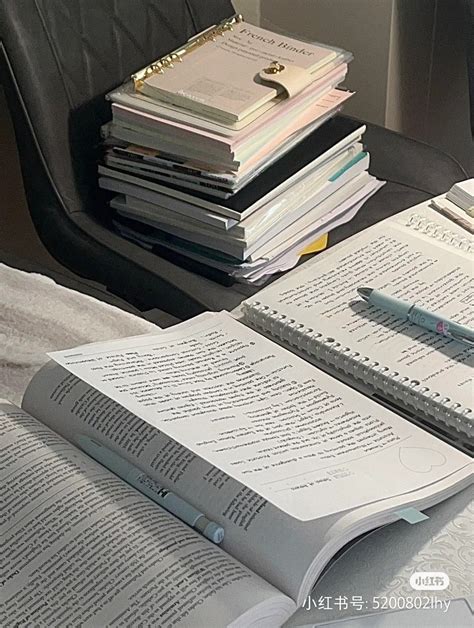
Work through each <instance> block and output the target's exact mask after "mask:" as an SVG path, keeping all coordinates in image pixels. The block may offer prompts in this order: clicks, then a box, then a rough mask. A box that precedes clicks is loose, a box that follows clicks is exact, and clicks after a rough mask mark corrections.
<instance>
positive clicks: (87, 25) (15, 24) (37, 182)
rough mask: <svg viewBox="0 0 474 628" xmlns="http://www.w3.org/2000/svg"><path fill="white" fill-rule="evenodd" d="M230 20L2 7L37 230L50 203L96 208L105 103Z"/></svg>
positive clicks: (169, 12) (171, 12)
mask: <svg viewBox="0 0 474 628" xmlns="http://www.w3.org/2000/svg"><path fill="white" fill-rule="evenodd" d="M233 12H234V11H233V9H232V5H231V3H230V0H0V45H1V51H0V52H1V55H0V56H1V60H0V62H1V66H0V71H1V75H0V77H1V82H2V83H3V84H4V85H5V90H6V94H7V101H8V102H9V105H10V110H11V114H12V118H13V123H14V126H15V131H16V134H17V141H18V144H19V152H20V161H21V164H22V170H23V176H24V182H25V189H26V193H27V198H28V202H29V206H30V211H31V213H32V217H33V219H34V221H35V223H36V224H37V226H38V222H41V216H40V215H36V216H35V215H34V214H35V212H36V213H38V214H39V213H40V212H41V211H43V210H44V205H45V204H48V203H52V204H54V205H56V206H57V205H58V202H59V204H60V205H61V206H62V209H63V210H64V212H67V213H73V212H82V211H85V210H86V209H87V207H88V206H91V204H94V205H96V206H97V205H98V203H97V199H98V196H97V194H98V191H97V186H96V174H95V170H96V159H97V145H98V143H99V130H100V126H101V125H102V124H103V123H104V122H106V121H107V120H108V119H109V117H110V108H109V105H108V103H106V102H105V100H104V95H105V94H106V93H107V92H108V91H110V90H111V89H113V88H114V87H115V86H117V85H119V84H120V83H121V82H122V81H123V80H124V79H125V78H126V77H128V76H129V75H130V74H131V73H132V72H134V71H135V70H137V69H139V68H141V67H143V66H144V65H146V64H148V63H151V62H152V61H154V60H155V59H157V58H158V57H160V56H162V55H164V54H166V53H167V52H169V51H170V50H173V49H174V48H176V47H177V46H179V45H181V44H183V43H184V42H185V41H186V40H187V39H188V38H189V37H191V36H192V35H194V34H196V33H197V32H199V31H201V30H203V29H205V28H207V27H208V26H210V25H211V24H215V23H216V22H219V21H221V20H222V19H224V18H225V17H227V16H229V15H231V14H232V13H233ZM97 209H98V207H97Z"/></svg>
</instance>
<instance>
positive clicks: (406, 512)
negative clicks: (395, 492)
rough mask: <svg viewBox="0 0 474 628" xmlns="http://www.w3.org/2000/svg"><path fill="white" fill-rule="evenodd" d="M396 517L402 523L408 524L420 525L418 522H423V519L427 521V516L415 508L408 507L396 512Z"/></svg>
mask: <svg viewBox="0 0 474 628" xmlns="http://www.w3.org/2000/svg"><path fill="white" fill-rule="evenodd" d="M395 514H396V515H398V516H399V517H400V519H403V520H404V521H408V523H411V524H414V523H420V521H424V520H425V519H429V517H428V515H425V513H424V512H420V511H419V510H417V509H416V508H413V507H411V506H410V507H409V508H404V509H403V510H397V511H396V513H395Z"/></svg>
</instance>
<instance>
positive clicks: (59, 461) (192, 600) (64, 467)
mask: <svg viewBox="0 0 474 628" xmlns="http://www.w3.org/2000/svg"><path fill="white" fill-rule="evenodd" d="M0 452H1V455H0V503H2V509H1V511H0V536H1V537H2V554H1V565H2V569H1V578H0V625H2V626H19V625H30V626H33V625H34V626H59V625H62V626H63V625H64V626H66V625H68V626H72V625H79V624H80V625H81V626H83V627H84V628H95V627H97V626H105V625H107V626H115V627H117V628H118V627H125V626H132V625H133V626H139V625H156V626H162V627H163V628H164V627H171V626H182V627H187V628H194V627H195V626H207V625H210V624H209V622H210V621H211V620H212V624H213V625H215V626H242V627H247V626H251V625H254V622H255V623H256V624H258V626H267V627H268V628H273V627H274V626H278V625H280V624H281V623H282V622H283V621H284V620H285V619H286V618H287V617H288V616H289V615H290V614H291V612H292V611H293V610H294V607H295V605H294V603H293V602H292V601H291V600H290V599H289V598H288V597H286V596H284V595H282V594H281V593H280V592H279V591H277V590H276V589H275V588H274V587H272V586H271V585H269V584H268V583H266V582H265V581H263V580H262V579H261V578H259V577H258V576H256V575H255V574H254V573H252V572H251V571H249V570H248V569H247V568H245V567H244V566H243V565H242V564H240V563H238V562H237V561H236V560H234V559H233V558H231V557H230V556H228V555H227V554H226V553H225V552H224V551H223V550H221V549H220V548H219V547H217V546H216V545H213V544H212V543H210V542H209V541H207V540H206V539H205V538H204V537H202V536H201V535H199V534H198V533H196V532H195V531H194V530H192V529H191V528H189V527H188V526H186V525H185V524H183V523H181V522H180V521H179V520H177V519H176V518H175V517H173V516H171V515H170V514H168V513H166V512H165V511H164V510H162V509H161V508H160V507H159V506H157V505H156V504H154V503H153V502H152V501H151V500H149V499H147V498H145V497H143V496H142V495H140V494H139V493H138V492H137V491H135V490H134V489H132V488H131V487H130V486H128V485H127V484H126V483H124V482H123V481H121V480H119V479H118V478H117V477H116V476H114V475H113V474H111V473H110V472H108V471H106V470H105V469H104V468H103V467H102V466H101V465H99V464H97V463H95V462H94V461H92V460H91V459H90V458H89V457H87V456H85V455H84V454H82V453H81V452H80V451H79V450H77V449H76V448H75V447H73V446H72V445H71V444H69V443H68V442H67V441H65V440H64V439H63V438H61V437H60V436H58V435H57V434H55V433H54V432H52V431H51V430H50V429H48V428H47V427H45V426H44V425H42V424H41V423H39V422H38V421H36V420H35V419H34V418H32V417H31V416H29V415H28V414H26V413H25V412H24V411H21V410H20V409H18V408H16V407H15V406H13V405H11V404H9V403H6V402H1V401H0Z"/></svg>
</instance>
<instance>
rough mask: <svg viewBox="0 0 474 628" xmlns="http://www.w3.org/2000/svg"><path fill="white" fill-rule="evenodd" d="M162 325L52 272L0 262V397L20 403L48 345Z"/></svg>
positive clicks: (63, 346) (144, 330) (70, 344)
mask: <svg viewBox="0 0 474 628" xmlns="http://www.w3.org/2000/svg"><path fill="white" fill-rule="evenodd" d="M157 329H159V328H157V326H156V325H154V324H153V323H150V322H148V321H146V320H143V319H141V318H138V317H137V316H134V315H133V314H129V313H127V312H124V311H122V310H120V309H118V308H116V307H114V306H112V305H108V304H107V303H102V302H101V301H98V300H97V299H94V298H92V297H89V296H86V295H84V294H80V293H79V292H75V291H74V290H70V289H69V288H64V287H63V286H60V285H58V284H56V283H55V282H54V281H53V280H52V279H49V278H48V277H44V276H43V275H38V274H35V273H25V272H23V271H20V270H16V269H14V268H10V267H9V266H5V265H4V264H0V398H4V399H9V400H10V401H12V402H13V403H16V404H20V403H21V399H22V396H23V393H24V391H25V389H26V386H27V385H28V383H29V381H30V379H31V378H32V377H33V375H34V374H35V373H36V372H37V371H38V370H39V368H40V367H41V366H42V365H43V364H44V363H45V362H47V360H48V358H47V356H46V352H47V351H54V350H57V349H67V348H70V347H74V346H77V345H80V344H85V343H88V342H96V341H99V340H111V339H113V338H121V337H124V336H134V335H138V334H144V333H149V332H156V330H157Z"/></svg>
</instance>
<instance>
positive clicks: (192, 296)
mask: <svg viewBox="0 0 474 628" xmlns="http://www.w3.org/2000/svg"><path fill="white" fill-rule="evenodd" d="M233 12H234V11H233V8H232V5H231V3H230V2H229V1H228V0H172V1H171V0H0V42H1V43H0V46H1V49H0V80H1V82H2V83H3V85H4V87H5V91H6V95H7V101H8V103H9V108H10V111H11V115H12V119H13V123H14V128H15V133H16V137H17V142H18V147H19V154H20V161H21V166H22V172H23V177H24V183H25V189H26V194H27V199H28V204H29V208H30V212H31V216H32V219H33V221H34V224H35V227H36V229H37V231H38V234H39V236H40V238H41V240H42V241H43V243H44V244H45V246H46V247H47V248H48V249H49V251H50V252H51V254H52V255H54V256H55V257H56V258H57V259H58V260H59V261H60V262H61V263H63V264H64V265H66V266H68V267H69V268H70V269H71V270H73V271H74V272H76V273H78V274H80V275H81V276H83V277H87V278H90V279H94V280H95V281H97V282H100V283H101V284H103V285H104V286H106V287H107V288H108V290H110V291H111V292H113V293H115V294H118V295H121V296H123V297H124V298H125V299H126V300H127V301H128V302H130V303H132V304H133V305H134V306H136V307H138V308H139V309H141V310H148V309H150V308H153V307H158V308H160V309H162V310H165V311H167V312H169V313H170V314H173V315H174V316H176V317H179V318H182V319H184V318H187V317H189V316H192V315H194V314H197V313H199V312H200V311H203V310H205V309H222V308H226V309H230V308H232V307H234V306H236V305H237V304H238V303H239V302H240V301H241V300H242V298H243V297H244V296H246V295H248V294H250V293H251V292H252V290H249V289H247V288H246V287H242V286H239V285H237V284H235V285H234V286H227V287H226V286H223V285H221V284H218V283H216V282H214V281H212V280H211V279H207V278H204V277H202V276H200V275H197V274H195V273H192V272H189V271H188V270H186V269H184V268H182V267H180V266H177V265H175V264H173V263H172V262H170V261H168V260H166V259H164V258H163V257H160V256H158V255H155V254H154V253H151V252H149V251H145V250H143V249H141V248H139V247H138V246H136V245H134V244H132V243H130V242H127V241H126V240H123V239H122V238H120V237H119V236H117V235H116V234H115V233H114V232H113V231H112V230H111V229H110V228H109V223H108V221H109V216H108V211H107V205H106V202H105V198H104V196H103V194H102V193H101V192H100V190H99V189H98V188H97V184H96V181H97V176H96V160H97V145H98V143H99V128H100V125H101V124H102V123H104V122H105V121H106V120H107V119H109V116H110V114H109V106H108V104H107V103H106V102H105V100H104V95H105V94H106V93H107V92H108V91H109V90H111V89H112V88H113V87H115V86H116V85H118V84H119V83H120V82H121V81H122V80H123V79H124V78H125V77H127V76H128V75H129V74H131V73H132V72H133V71H135V70H137V69H138V68H140V67H142V66H144V65H146V64H148V63H150V62H151V61H153V60H155V59H156V58H158V57H159V56H161V55H163V54H164V53H166V52H168V51H170V50H172V49H173V48H176V47H177V46H178V45H180V44H182V43H184V41H185V40H187V39H188V38H189V37H191V36H192V35H193V34H195V33H196V32H198V31H200V30H203V29H204V28H206V27H207V26H209V25H211V24H214V23H216V22H219V21H220V20H222V19H224V18H225V17H227V16H229V15H231V14H232V13H233ZM341 44H342V45H343V44H344V42H341ZM366 143H367V147H368V150H369V151H370V153H371V155H372V165H371V172H372V173H373V174H375V175H376V176H378V177H380V178H382V179H386V180H387V181H388V182H389V183H388V184H387V185H386V186H385V187H384V188H383V189H382V190H381V191H380V192H379V193H377V194H376V196H375V197H374V198H372V199H371V200H370V201H369V202H368V203H367V204H366V205H365V207H364V209H363V210H362V211H361V212H360V213H359V215H358V216H357V217H356V219H355V220H353V221H352V222H351V223H350V224H348V225H345V226H342V227H340V228H339V229H337V230H335V231H334V232H333V233H332V234H331V236H330V243H331V244H334V243H335V242H337V241H339V240H341V239H342V238H344V237H346V236H348V235H350V234H351V233H354V232H356V231H359V230H360V229H362V228H364V227H366V226H368V225H369V224H371V223H374V222H376V221H378V220H380V219H382V218H384V217H385V216H387V215H390V214H393V213H395V212H397V211H400V210H401V209H404V208H406V207H408V206H410V205H412V204H414V203H416V202H419V201H421V200H424V199H426V198H428V197H429V196H432V195H434V194H438V193H441V192H443V191H445V190H446V189H447V188H449V187H450V186H451V185H452V184H453V183H454V182H455V181H457V180H460V179H463V178H466V176H467V175H466V173H465V171H464V170H463V169H462V168H461V167H460V166H459V164H458V163H457V162H455V161H454V160H453V159H451V158H450V157H448V156H447V155H445V154H443V153H441V152H439V151H437V150H435V149H433V148H431V147H429V146H427V145H425V144H422V143H420V142H416V141H413V140H410V139H407V138H405V137H402V136H400V135H398V134H396V133H392V132H390V131H387V130H385V129H382V128H380V127H377V126H373V125H368V128H367V134H366Z"/></svg>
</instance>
